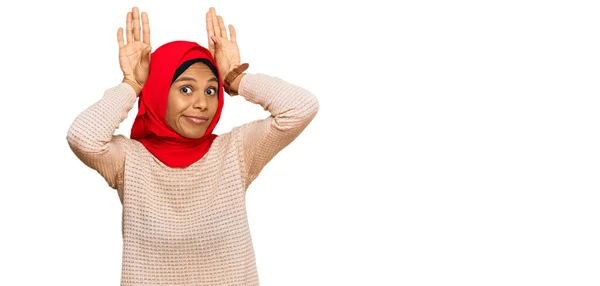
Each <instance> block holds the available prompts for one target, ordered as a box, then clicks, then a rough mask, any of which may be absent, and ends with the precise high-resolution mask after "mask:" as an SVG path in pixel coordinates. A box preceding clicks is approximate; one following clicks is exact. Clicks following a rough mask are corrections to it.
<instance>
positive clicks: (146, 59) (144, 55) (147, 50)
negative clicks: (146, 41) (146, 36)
mask: <svg viewBox="0 0 600 286" xmlns="http://www.w3.org/2000/svg"><path fill="white" fill-rule="evenodd" d="M151 51H152V47H150V46H148V47H146V48H145V49H144V50H143V51H142V62H143V63H144V64H149V63H150V54H151V53H150V52H151Z"/></svg>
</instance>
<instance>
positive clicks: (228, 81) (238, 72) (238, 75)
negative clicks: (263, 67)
mask: <svg viewBox="0 0 600 286" xmlns="http://www.w3.org/2000/svg"><path fill="white" fill-rule="evenodd" d="M248 67H249V65H248V63H243V64H241V65H239V66H237V67H235V68H233V69H232V70H231V71H229V73H227V75H225V78H224V80H223V88H224V89H225V92H227V93H228V94H229V95H231V96H234V95H237V94H238V90H239V85H240V82H241V80H242V77H243V75H245V73H244V71H246V69H248Z"/></svg>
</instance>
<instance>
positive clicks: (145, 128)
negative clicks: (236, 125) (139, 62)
mask: <svg viewBox="0 0 600 286" xmlns="http://www.w3.org/2000/svg"><path fill="white" fill-rule="evenodd" d="M219 76H220V75H219V73H218V67H217V66H216V63H215V61H214V58H213V57H212V55H211V53H210V51H209V50H208V49H206V48H204V47H202V46H200V45H198V44H197V43H194V42H187V41H175V42H170V43H167V44H164V45H162V46H160V47H159V48H158V49H156V50H155V51H154V52H153V53H152V56H151V60H150V73H149V75H148V81H146V83H145V84H144V87H143V88H142V93H141V94H140V97H139V105H138V115H137V117H136V119H135V121H134V123H133V127H132V129H131V138H132V139H136V140H140V141H144V140H145V141H146V142H150V141H152V142H155V144H156V148H159V146H163V145H164V144H171V143H176V144H179V145H181V144H186V146H187V145H189V146H198V145H200V144H205V143H203V142H204V141H207V140H208V141H211V140H213V139H214V138H216V135H214V134H212V132H213V130H214V128H215V126H216V124H217V123H218V122H219V118H220V117H221V110H222V109H223V103H224V100H223V87H222V85H221V84H220V80H219V79H220V77H219ZM195 118H197V119H195ZM202 118H207V119H206V121H203V120H202ZM148 140H150V141H148Z"/></svg>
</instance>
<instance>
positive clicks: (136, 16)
mask: <svg viewBox="0 0 600 286" xmlns="http://www.w3.org/2000/svg"><path fill="white" fill-rule="evenodd" d="M133 40H134V41H137V42H139V41H140V10H139V9H138V7H133Z"/></svg>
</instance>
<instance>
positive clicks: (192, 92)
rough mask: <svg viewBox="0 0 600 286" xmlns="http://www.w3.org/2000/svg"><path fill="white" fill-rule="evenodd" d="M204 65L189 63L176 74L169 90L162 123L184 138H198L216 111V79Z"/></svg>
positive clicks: (206, 62)
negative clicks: (165, 123)
mask: <svg viewBox="0 0 600 286" xmlns="http://www.w3.org/2000/svg"><path fill="white" fill-rule="evenodd" d="M216 73H217V72H216V69H215V68H214V66H213V65H212V64H211V63H210V62H208V61H202V60H197V59H195V60H190V61H188V62H186V63H184V64H183V65H182V66H180V68H179V69H178V70H177V71H176V73H175V76H174V78H173V82H172V84H171V87H170V89H169V95H168V101H167V111H166V122H167V124H168V125H169V127H171V129H173V131H175V132H177V134H179V135H181V136H183V137H187V138H201V137H202V136H204V134H205V133H206V130H207V129H208V126H210V123H211V122H212V120H213V119H214V117H215V113H216V112H217V109H218V107H219V96H221V95H220V94H219V79H218V78H217V74H216Z"/></svg>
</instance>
